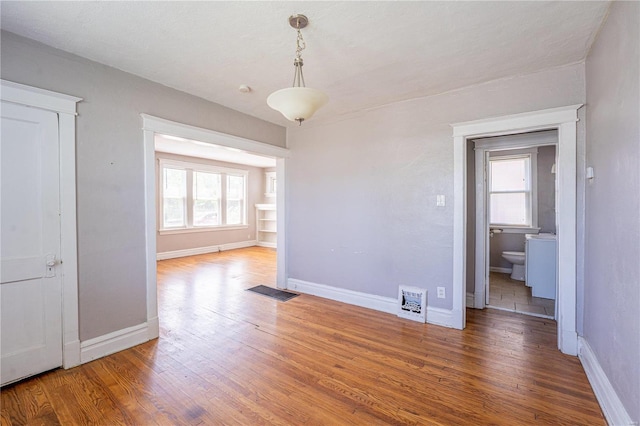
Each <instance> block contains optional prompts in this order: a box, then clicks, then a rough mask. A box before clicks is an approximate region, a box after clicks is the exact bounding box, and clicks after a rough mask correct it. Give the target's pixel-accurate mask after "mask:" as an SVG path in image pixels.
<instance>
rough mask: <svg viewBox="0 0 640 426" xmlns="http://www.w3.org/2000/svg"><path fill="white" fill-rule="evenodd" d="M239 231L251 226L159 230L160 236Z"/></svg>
mask: <svg viewBox="0 0 640 426" xmlns="http://www.w3.org/2000/svg"><path fill="white" fill-rule="evenodd" d="M239 229H249V225H220V226H206V227H205V226H203V227H195V228H166V229H159V230H158V234H160V235H174V234H192V233H198V232H220V231H237V230H239Z"/></svg>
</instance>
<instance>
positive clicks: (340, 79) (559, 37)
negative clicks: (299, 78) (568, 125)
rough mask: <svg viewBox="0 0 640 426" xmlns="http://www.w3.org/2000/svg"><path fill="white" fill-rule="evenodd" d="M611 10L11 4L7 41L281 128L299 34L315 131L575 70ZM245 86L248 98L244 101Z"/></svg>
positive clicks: (588, 5)
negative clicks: (43, 48)
mask: <svg viewBox="0 0 640 426" xmlns="http://www.w3.org/2000/svg"><path fill="white" fill-rule="evenodd" d="M608 5H609V3H608V2H588V1H575V2H574V1H559V2H547V1H532V2H515V1H514V2H506V1H505V2H482V1H479V2H455V1H444V2H420V1H414V2H355V1H354V2H346V1H345V2H270V1H262V2H240V1H234V2H154V1H149V2H126V1H125V2H100V1H98V2H57V1H50V2H12V1H2V3H1V13H2V20H1V26H2V28H3V29H5V30H7V31H11V32H14V33H16V34H19V35H22V36H25V37H28V38H32V39H35V40H38V41H40V42H43V43H45V44H48V45H50V46H53V47H56V48H59V49H62V50H65V51H68V52H72V53H75V54H77V55H80V56H84V57H86V58H89V59H92V60H94V61H97V62H101V63H104V64H107V65H110V66H113V67H115V68H119V69H121V70H124V71H128V72H130V73H133V74H136V75H139V76H142V77H144V78H147V79H149V80H153V81H156V82H158V83H161V84H164V85H166V86H169V87H173V88H176V89H178V90H182V91H184V92H188V93H191V94H194V95H197V96H200V97H202V98H205V99H208V100H211V101H213V102H216V103H219V104H222V105H225V106H227V107H230V108H233V109H235V110H238V111H242V112H244V113H247V114H250V115H253V116H256V117H260V118H262V119H264V120H267V121H271V122H274V123H277V124H282V125H295V124H294V123H290V122H287V121H286V120H285V119H284V118H283V117H282V116H280V114H279V113H277V112H276V111H273V110H271V109H270V108H269V107H268V106H267V105H266V98H267V96H268V95H269V94H270V93H271V92H273V91H275V90H278V89H281V88H284V87H287V86H289V85H291V81H292V77H293V57H294V52H295V31H294V30H293V29H291V27H289V24H288V17H289V15H291V14H295V13H303V14H306V15H307V16H308V17H309V19H310V24H309V26H308V27H307V28H306V29H304V30H303V35H304V37H305V39H306V42H307V49H306V50H305V51H304V52H303V55H302V56H303V58H304V60H305V67H304V72H305V79H306V82H307V86H309V87H313V88H317V89H321V90H323V91H325V92H326V93H327V94H328V95H329V103H328V104H327V105H326V106H325V107H323V108H322V109H321V110H320V111H319V112H318V113H316V116H315V117H314V118H315V119H318V120H322V119H327V118H333V117H337V116H340V115H343V114H347V113H351V112H355V111H360V110H363V109H368V108H374V107H377V106H380V105H384V104H388V103H391V102H395V101H400V100H405V99H411V98H417V97H422V96H427V95H432V94H437V93H442V92H445V91H448V90H452V89H456V88H460V87H464V86H468V85H472V84H476V83H481V82H485V81H490V80H494V79H498V78H502V77H507V76H512V75H520V74H526V73H531V72H535V71H538V70H542V69H545V68H550V67H556V66H561V65H565V64H570V63H574V62H577V61H581V60H583V59H584V58H585V57H586V54H587V52H588V49H589V47H590V45H591V42H592V41H593V39H594V37H595V35H596V33H597V31H598V28H599V26H600V24H601V23H602V20H603V18H604V17H605V15H606V11H607V9H608ZM241 84H247V85H249V86H251V88H252V91H251V92H250V93H240V92H239V91H238V87H239V86H240V85H241Z"/></svg>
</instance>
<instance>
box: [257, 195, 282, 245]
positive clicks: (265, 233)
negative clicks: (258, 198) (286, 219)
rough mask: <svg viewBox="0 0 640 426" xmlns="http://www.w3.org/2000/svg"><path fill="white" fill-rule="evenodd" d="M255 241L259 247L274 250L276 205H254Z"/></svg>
mask: <svg viewBox="0 0 640 426" xmlns="http://www.w3.org/2000/svg"><path fill="white" fill-rule="evenodd" d="M256 219H257V220H256V240H257V242H258V245H259V246H261V247H272V248H276V241H277V232H278V231H277V230H276V224H277V223H276V219H277V214H276V205H275V204H256Z"/></svg>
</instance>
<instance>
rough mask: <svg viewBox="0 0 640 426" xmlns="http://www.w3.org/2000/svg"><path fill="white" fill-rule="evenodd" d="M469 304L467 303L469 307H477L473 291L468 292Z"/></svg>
mask: <svg viewBox="0 0 640 426" xmlns="http://www.w3.org/2000/svg"><path fill="white" fill-rule="evenodd" d="M466 303H467V304H466V305H465V306H466V307H467V308H475V307H476V295H475V294H473V293H469V292H467V302H466Z"/></svg>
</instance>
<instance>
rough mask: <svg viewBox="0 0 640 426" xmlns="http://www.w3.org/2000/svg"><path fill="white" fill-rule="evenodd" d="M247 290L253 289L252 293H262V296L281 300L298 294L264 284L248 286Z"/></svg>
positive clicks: (283, 300)
mask: <svg viewBox="0 0 640 426" xmlns="http://www.w3.org/2000/svg"><path fill="white" fill-rule="evenodd" d="M247 291H253V292H254V293H258V294H262V295H264V296H268V297H271V298H273V299H277V300H279V301H281V302H286V301H287V300H289V299H292V298H294V297H296V296H298V294H296V293H291V292H289V291H284V290H278V289H277V288H272V287H267V286H266V285H259V286H255V287H251V288H248V289H247Z"/></svg>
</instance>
